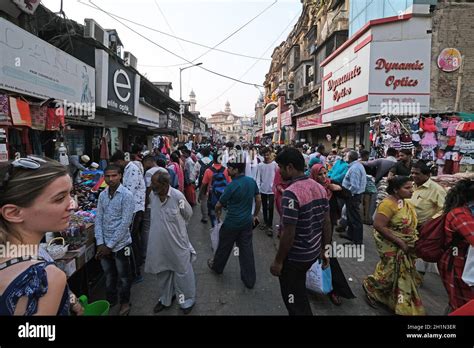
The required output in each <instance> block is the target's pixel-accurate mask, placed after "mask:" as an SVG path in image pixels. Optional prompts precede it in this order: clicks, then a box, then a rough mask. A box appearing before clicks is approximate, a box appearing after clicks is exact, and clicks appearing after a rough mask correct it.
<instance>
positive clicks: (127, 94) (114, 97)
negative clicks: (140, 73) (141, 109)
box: [107, 58, 135, 115]
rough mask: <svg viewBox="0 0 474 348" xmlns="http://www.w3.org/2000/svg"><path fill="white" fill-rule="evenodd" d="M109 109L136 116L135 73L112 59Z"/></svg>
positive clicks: (110, 65)
mask: <svg viewBox="0 0 474 348" xmlns="http://www.w3.org/2000/svg"><path fill="white" fill-rule="evenodd" d="M107 108H109V109H111V110H114V111H118V112H122V113H124V114H127V115H134V114H135V73H134V72H132V71H131V70H129V69H127V68H125V66H123V65H122V64H120V63H118V62H117V61H116V60H115V59H112V58H109V86H108V94H107Z"/></svg>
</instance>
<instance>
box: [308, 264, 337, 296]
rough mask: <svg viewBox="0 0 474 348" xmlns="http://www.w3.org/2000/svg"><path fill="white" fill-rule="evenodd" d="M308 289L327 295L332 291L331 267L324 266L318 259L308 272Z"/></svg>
mask: <svg viewBox="0 0 474 348" xmlns="http://www.w3.org/2000/svg"><path fill="white" fill-rule="evenodd" d="M306 289H308V290H311V291H314V292H316V293H318V294H322V295H326V294H329V293H330V292H331V291H332V276H331V267H330V266H328V267H327V268H326V269H323V268H322V262H321V260H317V261H316V262H315V263H313V265H312V266H311V268H310V269H309V270H308V272H306Z"/></svg>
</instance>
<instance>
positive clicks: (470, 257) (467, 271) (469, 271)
mask: <svg viewBox="0 0 474 348" xmlns="http://www.w3.org/2000/svg"><path fill="white" fill-rule="evenodd" d="M461 278H462V281H463V282H464V283H466V284H467V285H469V286H474V247H473V246H472V245H471V246H470V247H469V249H468V250H467V257H466V263H465V264H464V271H463V272H462V277H461Z"/></svg>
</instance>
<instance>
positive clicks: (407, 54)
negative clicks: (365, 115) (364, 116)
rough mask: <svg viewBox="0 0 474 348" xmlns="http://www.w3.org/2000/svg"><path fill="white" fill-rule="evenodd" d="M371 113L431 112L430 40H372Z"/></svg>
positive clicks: (402, 113) (405, 113)
mask: <svg viewBox="0 0 474 348" xmlns="http://www.w3.org/2000/svg"><path fill="white" fill-rule="evenodd" d="M370 52H371V53H370V88H369V113H383V114H392V115H407V114H420V113H426V112H429V106H430V68H431V39H430V38H429V37H428V38H425V39H418V40H404V41H388V42H373V43H372V44H371V48H370Z"/></svg>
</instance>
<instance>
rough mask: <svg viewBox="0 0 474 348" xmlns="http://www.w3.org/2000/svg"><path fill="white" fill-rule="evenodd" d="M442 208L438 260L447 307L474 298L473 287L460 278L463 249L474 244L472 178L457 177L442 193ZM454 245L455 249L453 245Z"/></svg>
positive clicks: (465, 254) (461, 304)
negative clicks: (448, 188) (441, 230)
mask: <svg viewBox="0 0 474 348" xmlns="http://www.w3.org/2000/svg"><path fill="white" fill-rule="evenodd" d="M443 212H444V213H445V214H447V215H446V218H445V224H444V231H445V237H444V238H445V239H444V249H445V252H444V254H443V256H442V257H441V259H440V260H439V261H438V269H439V273H440V275H441V279H442V281H443V285H444V287H445V289H446V291H447V293H448V297H449V306H450V309H451V310H455V309H458V308H460V307H462V306H463V305H465V304H466V303H468V302H469V301H472V300H474V288H473V287H472V286H471V287H470V286H469V285H467V284H466V283H465V282H464V281H463V280H462V274H463V272H464V270H465V266H466V260H467V253H468V250H469V247H471V251H470V253H472V247H473V246H474V234H473V231H474V180H469V179H466V180H462V181H459V182H458V183H457V184H456V185H455V186H454V187H453V188H451V190H449V192H448V194H447V196H446V202H445V205H444V210H443ZM454 248H455V249H454Z"/></svg>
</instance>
